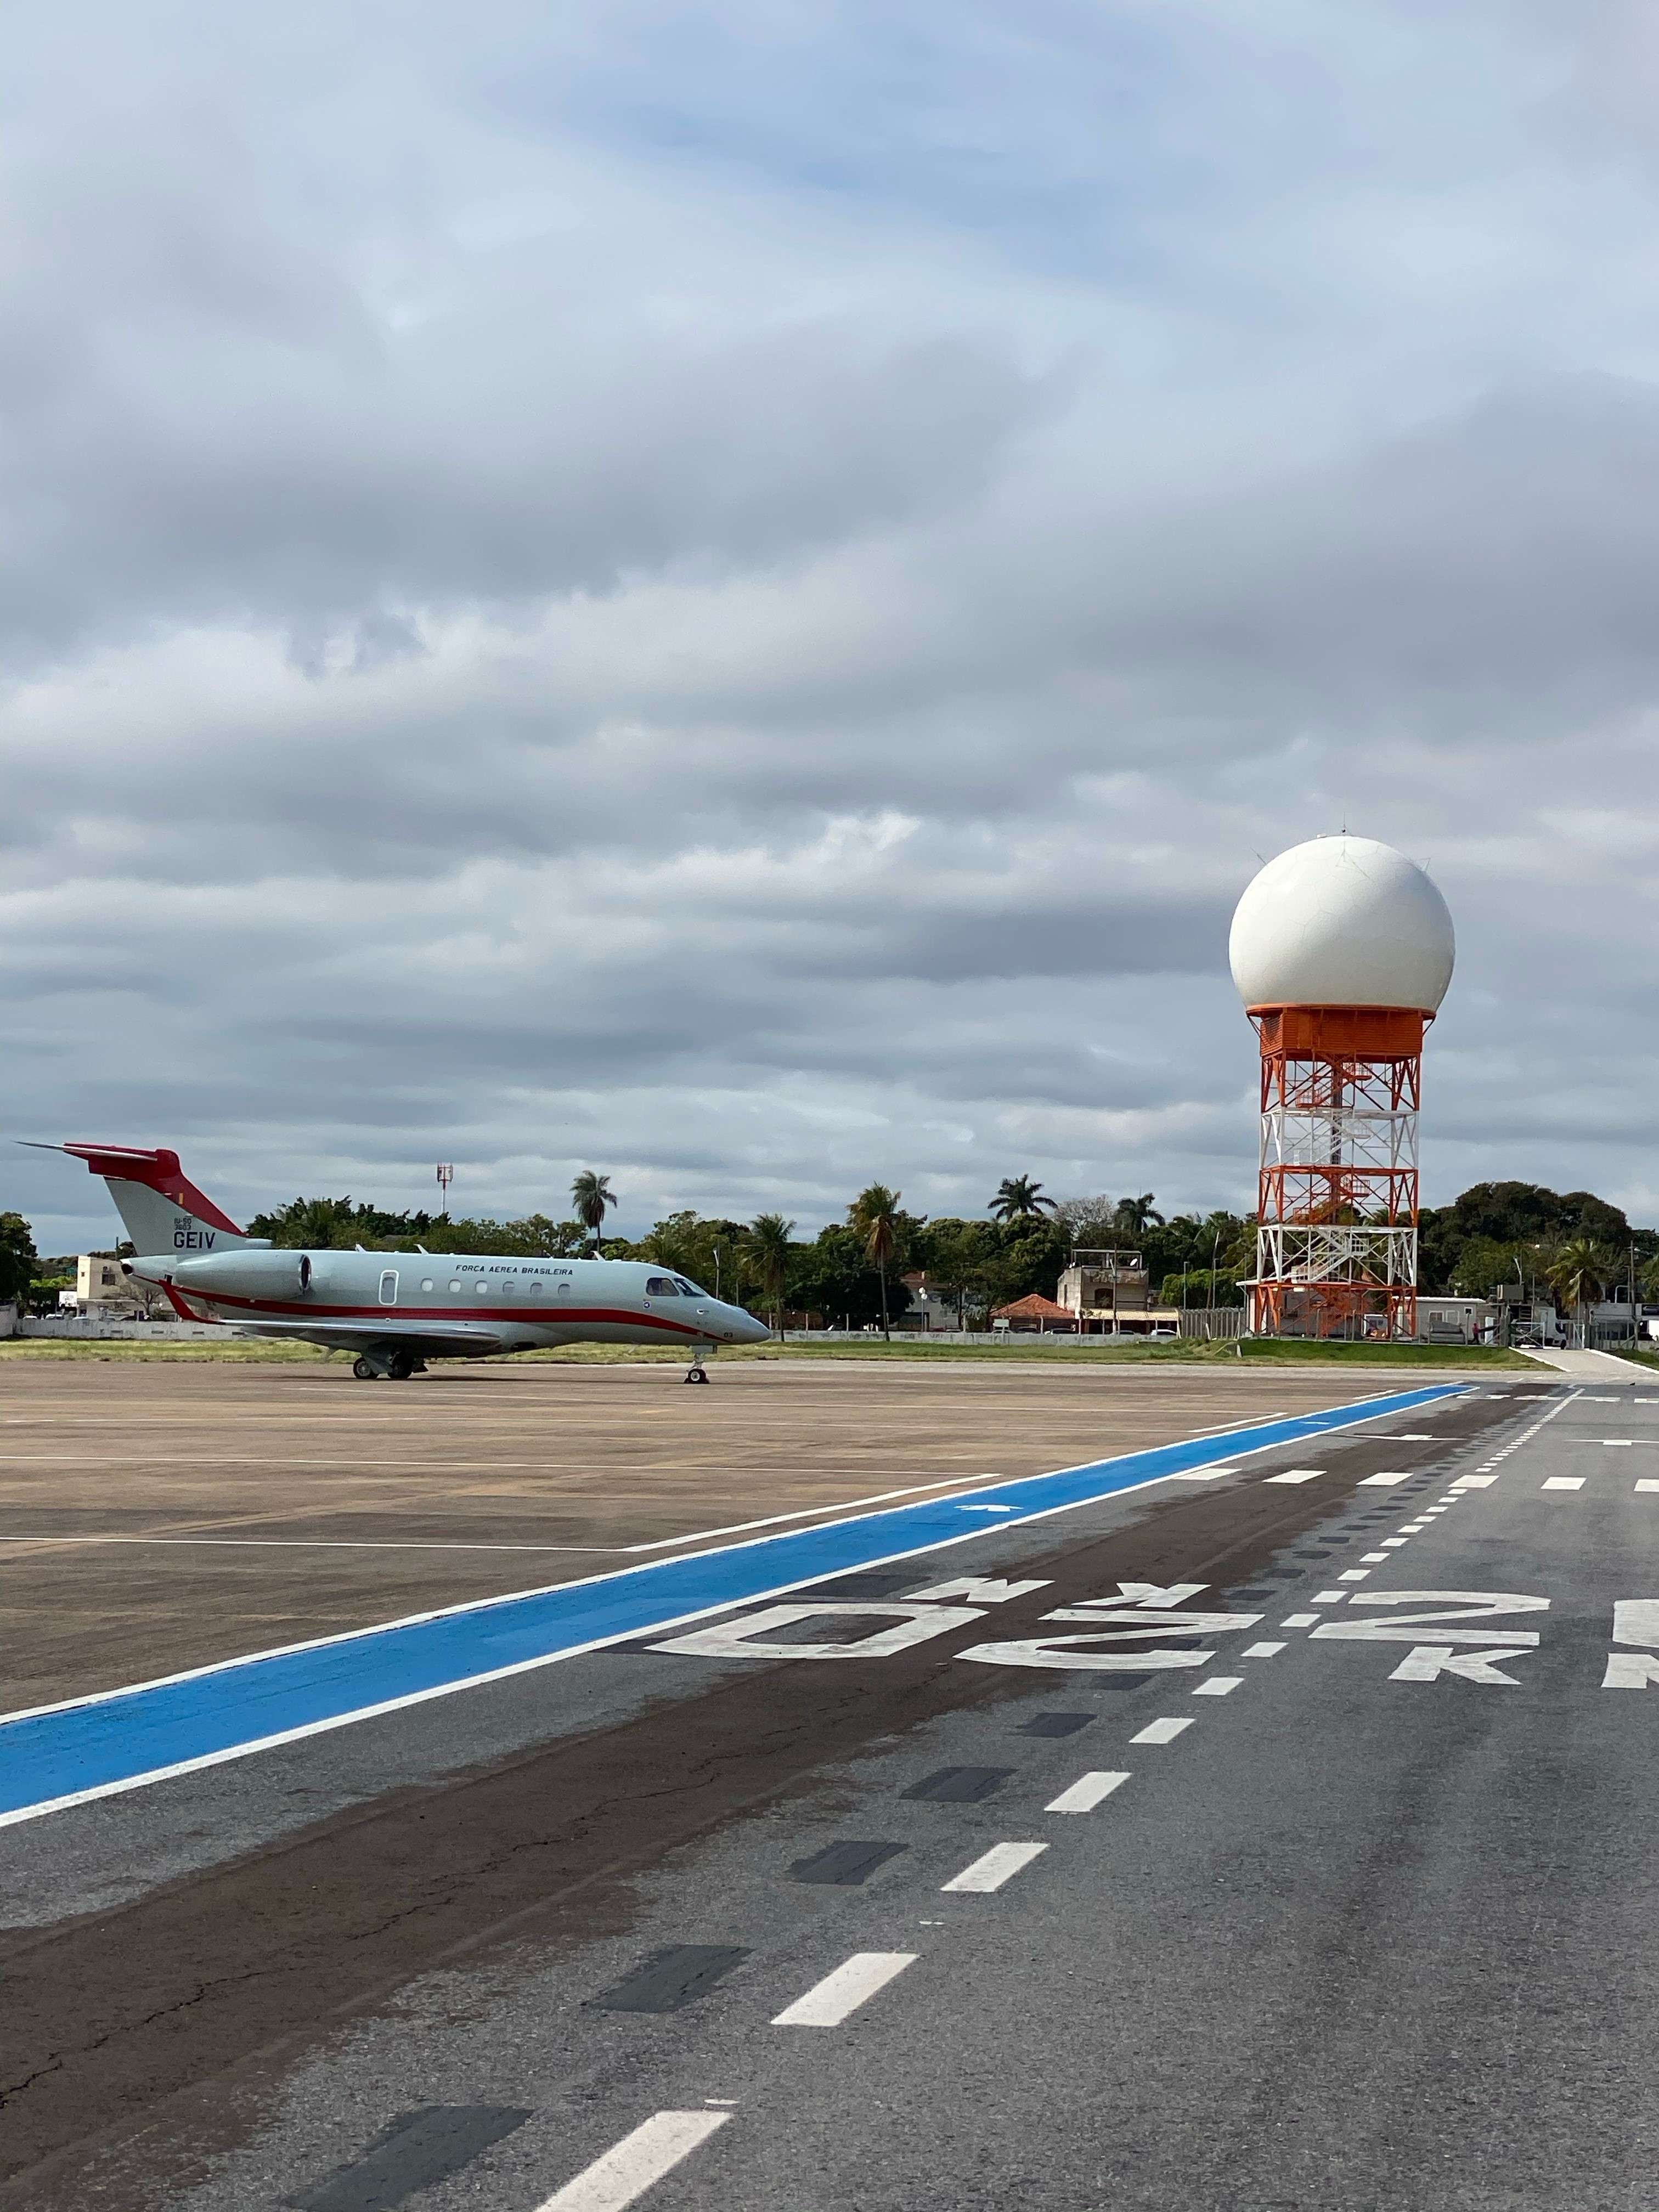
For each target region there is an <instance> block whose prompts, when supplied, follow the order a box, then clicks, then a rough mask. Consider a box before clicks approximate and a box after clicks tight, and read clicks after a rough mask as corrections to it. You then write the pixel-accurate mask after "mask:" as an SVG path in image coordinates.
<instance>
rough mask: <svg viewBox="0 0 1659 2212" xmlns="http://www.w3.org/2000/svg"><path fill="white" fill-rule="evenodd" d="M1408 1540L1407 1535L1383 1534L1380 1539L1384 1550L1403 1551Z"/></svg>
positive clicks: (1409, 1539)
mask: <svg viewBox="0 0 1659 2212" xmlns="http://www.w3.org/2000/svg"><path fill="white" fill-rule="evenodd" d="M1410 1541H1411V1538H1410V1537H1409V1536H1385V1537H1384V1538H1383V1550H1384V1551H1385V1552H1403V1551H1404V1550H1405V1548H1406V1547H1407V1544H1409V1543H1410Z"/></svg>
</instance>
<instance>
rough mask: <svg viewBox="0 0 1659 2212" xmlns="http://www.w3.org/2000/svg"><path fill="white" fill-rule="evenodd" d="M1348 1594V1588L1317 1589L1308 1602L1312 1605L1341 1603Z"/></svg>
mask: <svg viewBox="0 0 1659 2212" xmlns="http://www.w3.org/2000/svg"><path fill="white" fill-rule="evenodd" d="M1346 1595H1348V1593H1347V1592H1346V1590H1316V1591H1315V1592H1314V1594H1313V1595H1312V1596H1311V1597H1310V1599H1309V1600H1308V1602H1309V1604H1310V1605H1340V1604H1341V1602H1342V1601H1343V1599H1344V1598H1345V1597H1346Z"/></svg>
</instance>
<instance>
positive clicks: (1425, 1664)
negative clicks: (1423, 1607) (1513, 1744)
mask: <svg viewBox="0 0 1659 2212" xmlns="http://www.w3.org/2000/svg"><path fill="white" fill-rule="evenodd" d="M1535 1641H1536V1638H1534V1642H1535ZM1530 1648H1531V1647H1530V1646H1529V1645H1523V1646H1522V1647H1521V1648H1520V1649H1519V1650H1513V1651H1454V1650H1452V1648H1451V1646H1450V1644H1419V1645H1418V1646H1417V1648H1416V1650H1413V1651H1408V1652H1407V1654H1406V1656H1405V1657H1404V1658H1403V1659H1402V1660H1401V1662H1400V1664H1399V1665H1398V1666H1397V1667H1396V1668H1395V1670H1394V1672H1393V1674H1390V1675H1389V1680H1390V1681H1391V1682H1437V1681H1438V1680H1439V1679H1440V1677H1441V1676H1442V1675H1443V1674H1456V1675H1459V1676H1461V1677H1462V1680H1464V1681H1466V1682H1506V1683H1507V1684H1508V1685H1509V1686H1510V1689H1512V1690H1515V1689H1518V1688H1519V1687H1520V1684H1519V1682H1518V1681H1517V1680H1516V1677H1515V1676H1514V1675H1513V1674H1501V1673H1500V1672H1499V1671H1498V1666H1497V1664H1496V1662H1497V1661H1498V1660H1499V1659H1523V1658H1524V1657H1525V1656H1526V1654H1527V1651H1528V1650H1529V1649H1530Z"/></svg>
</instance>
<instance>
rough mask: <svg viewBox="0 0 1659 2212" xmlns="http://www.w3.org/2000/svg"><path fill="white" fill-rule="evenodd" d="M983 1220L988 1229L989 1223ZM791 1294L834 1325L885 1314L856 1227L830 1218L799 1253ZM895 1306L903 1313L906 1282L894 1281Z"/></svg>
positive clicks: (875, 1277) (854, 1324) (858, 1322)
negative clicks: (825, 1225)
mask: <svg viewBox="0 0 1659 2212" xmlns="http://www.w3.org/2000/svg"><path fill="white" fill-rule="evenodd" d="M979 1226H980V1227H981V1229H984V1230H987V1231H988V1230H989V1228H990V1224H989V1223H988V1222H981V1223H980V1224H979ZM791 1296H792V1297H793V1299H794V1301H795V1303H796V1304H797V1305H800V1306H804V1307H805V1309H806V1310H807V1311H808V1312H809V1313H817V1314H822V1315H823V1318H824V1319H825V1321H826V1322H829V1323H831V1324H832V1325H834V1324H835V1323H837V1322H842V1321H845V1322H847V1323H848V1326H849V1327H850V1328H863V1327H864V1325H865V1324H866V1322H872V1321H879V1320H880V1318H881V1310H882V1309H881V1280H880V1278H879V1276H878V1274H877V1273H876V1270H875V1269H874V1268H873V1267H872V1266H871V1265H870V1262H869V1259H868V1257H867V1255H866V1252H865V1249H864V1243H863V1240H862V1238H861V1237H860V1236H859V1234H858V1232H857V1231H856V1230H854V1229H852V1228H849V1227H848V1225H846V1224H845V1223H842V1222H831V1223H830V1224H829V1227H828V1228H826V1229H822V1230H820V1231H818V1234H817V1237H814V1239H813V1240H812V1242H811V1243H810V1244H805V1245H802V1246H800V1247H799V1248H798V1249H797V1251H796V1253H795V1259H794V1267H793V1290H792V1291H791ZM890 1297H891V1300H892V1310H893V1312H894V1313H895V1314H899V1313H902V1312H903V1311H904V1310H905V1309H906V1307H908V1304H909V1303H910V1294H909V1292H908V1291H907V1290H906V1289H905V1287H904V1285H903V1284H902V1283H895V1284H892V1285H890Z"/></svg>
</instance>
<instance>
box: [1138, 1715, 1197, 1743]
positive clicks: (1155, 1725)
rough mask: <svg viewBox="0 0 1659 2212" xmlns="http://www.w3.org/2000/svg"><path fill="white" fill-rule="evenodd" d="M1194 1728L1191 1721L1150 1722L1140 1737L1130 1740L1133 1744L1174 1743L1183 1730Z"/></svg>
mask: <svg viewBox="0 0 1659 2212" xmlns="http://www.w3.org/2000/svg"><path fill="white" fill-rule="evenodd" d="M1191 1726H1192V1723H1191V1721H1190V1720H1182V1721H1177V1720H1161V1721H1148V1722H1147V1723H1146V1727H1145V1728H1144V1729H1141V1731H1140V1733H1139V1735H1132V1736H1131V1737H1130V1738H1129V1741H1130V1742H1131V1743H1173V1742H1174V1741H1175V1740H1176V1737H1177V1736H1178V1735H1180V1734H1181V1731H1182V1729H1189V1728H1190V1727H1191Z"/></svg>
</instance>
